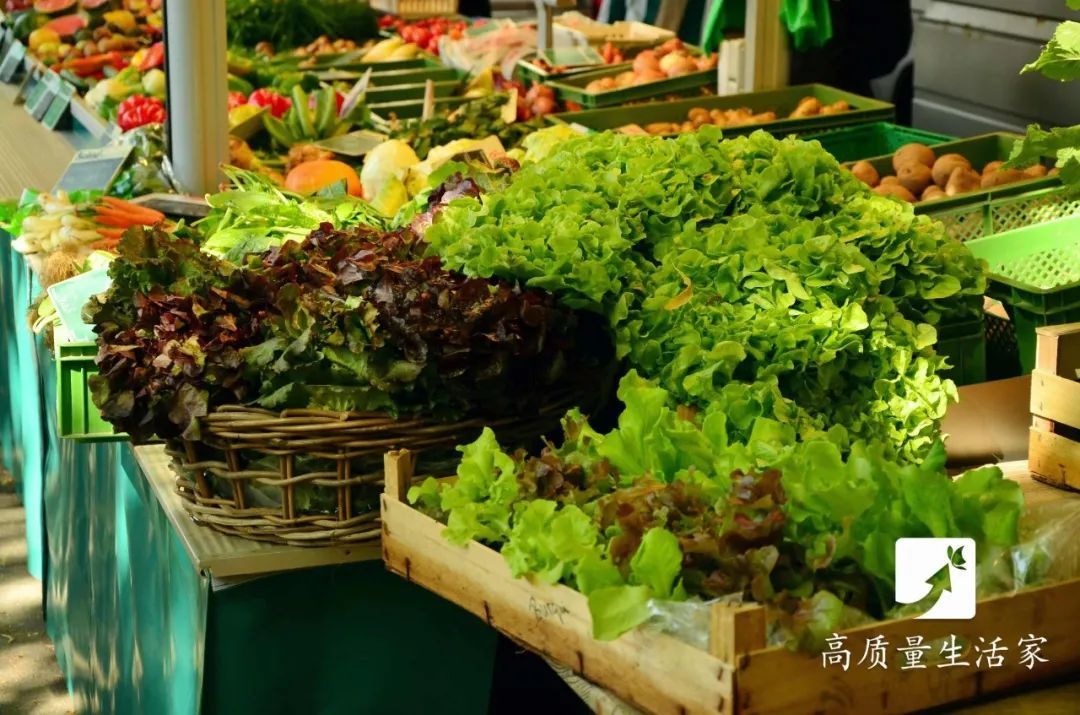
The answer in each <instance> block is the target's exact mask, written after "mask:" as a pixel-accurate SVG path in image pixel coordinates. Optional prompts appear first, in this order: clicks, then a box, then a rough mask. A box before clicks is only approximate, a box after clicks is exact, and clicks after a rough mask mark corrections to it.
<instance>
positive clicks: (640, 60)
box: [633, 50, 660, 72]
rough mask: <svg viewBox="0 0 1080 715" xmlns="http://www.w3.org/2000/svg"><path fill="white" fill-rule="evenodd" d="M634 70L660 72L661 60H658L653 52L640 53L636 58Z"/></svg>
mask: <svg viewBox="0 0 1080 715" xmlns="http://www.w3.org/2000/svg"><path fill="white" fill-rule="evenodd" d="M633 68H634V71H635V72H644V71H645V70H656V71H658V72H659V71H660V60H659V59H658V58H657V56H656V53H655V52H653V51H652V50H645V51H643V52H640V53H638V56H637V57H635V58H634V64H633Z"/></svg>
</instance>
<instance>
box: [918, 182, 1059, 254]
mask: <svg viewBox="0 0 1080 715" xmlns="http://www.w3.org/2000/svg"><path fill="white" fill-rule="evenodd" d="M930 215H931V216H933V217H934V218H935V219H937V220H938V221H941V222H942V223H943V224H945V230H946V231H948V232H949V235H950V236H952V237H953V238H956V239H958V240H960V241H970V240H973V239H976V238H982V237H984V236H993V235H995V234H998V233H1001V232H1003V231H1011V230H1013V229H1016V228H1023V227H1024V226H1034V225H1036V224H1040V223H1046V222H1047V221H1056V220H1057V219H1061V218H1069V217H1070V216H1080V196H1074V195H1071V194H1070V193H1069V191H1068V190H1067V189H1066V188H1065V187H1064V186H1054V187H1050V188H1048V189H1038V190H1035V191H1026V192H1024V193H1022V194H1019V195H1017V196H1007V197H1005V198H1000V199H985V200H983V201H981V202H979V203H977V204H974V205H971V206H962V207H960V208H957V209H950V210H948V211H940V212H938V211H934V212H930Z"/></svg>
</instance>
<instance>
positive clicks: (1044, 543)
mask: <svg viewBox="0 0 1080 715" xmlns="http://www.w3.org/2000/svg"><path fill="white" fill-rule="evenodd" d="M1019 529H1020V539H1019V543H1018V544H1017V545H1016V546H1013V547H1011V548H1003V549H998V550H996V551H990V552H989V553H981V554H980V555H979V559H978V566H977V569H978V570H977V579H978V581H977V584H978V585H977V589H978V597H979V598H980V599H983V598H992V597H994V596H1002V595H1006V594H1010V593H1015V592H1017V591H1019V590H1022V589H1025V588H1032V587H1036V586H1047V585H1050V584H1053V583H1055V582H1059V581H1066V580H1069V579H1074V578H1080V494H1074V493H1072V492H1064V491H1055V490H1053V489H1052V488H1051V487H1044V488H1041V489H1038V491H1036V492H1033V493H1028V494H1027V504H1026V506H1025V510H1024V514H1023V516H1022V517H1021V520H1020V525H1019ZM832 600H833V602H835V599H832ZM742 602H743V598H742V595H741V594H733V595H730V596H726V597H724V598H718V599H713V600H710V601H702V600H701V599H697V598H693V599H690V600H686V601H661V600H653V601H650V602H649V610H650V612H651V614H652V617H651V618H650V620H649V621H648V622H647V623H646V624H645V626H644V627H646V628H652V629H656V630H658V631H660V632H662V633H665V634H667V635H670V636H672V637H674V638H677V639H679V640H681V641H683V642H684V643H687V644H689V645H692V646H694V647H695V648H700V649H701V650H707V649H708V647H709V612H710V609H711V607H712V606H713V605H715V604H718V603H727V604H741V603H742ZM823 607H824V606H823ZM918 608H919V607H918V605H916V606H912V607H903V608H897V609H895V610H894V611H893V612H891V613H890V616H904V615H909V614H913V613H916V612H918ZM776 615H777V614H776V613H775V612H773V611H772V609H770V614H769V616H770V625H769V633H768V642H769V644H770V645H787V644H790V643H791V638H792V633H791V631H790V630H789V629H788V628H787V627H786V626H785V624H784V623H782V622H780V621H779V620H778V619H777V618H775V616H776ZM872 620H873V619H871V618H870V617H869V616H867V615H866V614H865V613H862V612H860V611H857V610H856V609H853V608H848V607H844V609H843V616H842V618H841V624H840V625H841V626H842V627H843V628H850V627H854V626H857V625H860V624H863V623H868V622H870V621H872Z"/></svg>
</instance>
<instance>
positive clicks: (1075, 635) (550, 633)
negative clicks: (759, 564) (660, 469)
mask: <svg viewBox="0 0 1080 715" xmlns="http://www.w3.org/2000/svg"><path fill="white" fill-rule="evenodd" d="M1024 477H1025V478H1027V475H1026V472H1025V475H1024ZM411 480H412V458H411V456H410V455H409V454H408V453H407V452H395V453H391V454H389V455H387V458H386V491H385V493H384V494H383V498H382V529H383V537H382V546H383V560H384V561H385V562H386V565H387V567H388V568H389V569H390V570H392V571H394V572H395V573H398V574H400V575H401V576H404V577H405V578H407V579H408V580H410V581H412V582H414V583H417V584H420V585H421V586H424V587H425V588H427V589H429V590H431V591H434V592H435V593H437V594H439V595H440V596H442V597H443V598H446V599H448V600H450V601H453V602H454V603H456V604H458V605H459V606H461V607H462V608H465V609H466V610H468V611H471V612H472V613H473V614H474V615H476V616H478V617H480V618H482V619H484V621H486V622H487V623H488V625H490V626H492V627H494V628H496V629H498V630H499V631H501V632H502V633H504V634H505V635H507V636H508V637H510V638H511V639H513V640H514V641H515V642H517V643H519V644H521V645H522V646H524V647H526V648H528V649H530V650H533V651H536V652H539V653H541V654H543V655H545V656H547V657H549V658H551V659H553V660H555V661H558V662H559V663H562V664H564V665H566V666H568V667H570V668H572V669H573V670H574V672H576V673H577V674H579V675H581V676H582V677H584V678H586V679H588V680H590V681H592V682H593V683H596V684H598V685H600V686H601V687H603V688H606V689H608V690H610V691H612V692H613V693H615V694H616V695H618V696H619V697H620V698H622V699H623V700H625V701H626V702H627V703H628V704H631V705H633V706H635V707H637V708H639V709H641V710H644V711H647V712H652V713H658V714H662V715H668V714H671V715H687V714H692V713H693V714H696V713H700V714H705V713H710V714H715V713H721V714H723V715H741V714H749V713H760V714H764V713H852V714H855V713H858V714H860V715H861V714H863V713H878V712H880V713H900V712H910V711H913V710H920V709H924V708H929V707H933V706H938V705H943V704H945V703H953V702H958V701H963V700H968V699H971V698H975V697H979V696H982V695H987V694H990V693H996V692H1000V691H1005V690H1008V689H1012V688H1017V687H1021V686H1025V685H1031V684H1033V683H1035V682H1038V681H1042V680H1047V679H1052V678H1056V677H1060V676H1061V675H1063V674H1065V673H1071V672H1077V671H1080V629H1078V628H1077V625H1078V624H1080V579H1076V580H1071V581H1066V582H1061V583H1058V584H1054V585H1050V586H1046V587H1042V588H1036V589H1030V590H1027V591H1023V592H1020V593H1017V594H1014V595H1008V596H1000V597H996V598H991V599H985V600H983V601H980V602H979V605H978V610H977V614H976V616H975V618H973V619H972V620H969V621H932V620H925V621H924V620H914V619H910V618H907V619H898V620H892V621H886V622H881V623H875V624H873V625H869V626H865V627H860V628H855V629H851V630H847V631H844V633H843V634H842V635H844V636H846V637H847V641H846V643H847V644H848V647H849V650H850V651H851V654H852V659H851V667H850V668H849V669H848V670H847V671H846V672H845V671H841V670H838V669H833V668H830V669H825V668H824V667H823V665H822V656H821V654H807V653H796V652H791V651H789V650H786V649H784V648H779V647H771V648H770V647H766V646H765V640H766V638H765V628H766V623H765V611H764V609H763V608H761V607H760V606H756V605H750V606H740V607H732V606H721V605H718V606H714V607H713V609H712V611H711V613H710V622H711V623H710V632H709V640H710V647H709V650H708V652H706V651H702V650H699V649H696V648H694V647H693V646H690V645H688V644H686V643H683V642H682V641H679V640H676V639H675V638H673V637H670V636H667V635H664V634H662V633H659V632H657V631H655V630H653V629H649V628H637V629H635V630H633V631H631V632H629V633H626V634H624V635H623V636H621V637H619V638H618V639H616V640H613V641H597V640H595V639H594V638H593V637H592V625H591V620H590V617H589V612H588V606H587V602H586V599H585V597H584V596H583V595H581V594H580V593H578V592H576V591H574V590H572V589H570V588H567V587H565V586H561V585H554V586H553V585H550V584H546V583H543V582H540V581H534V580H532V579H529V578H514V577H513V576H512V575H511V573H510V569H509V568H508V567H507V565H506V563H505V561H504V560H503V557H502V556H501V555H500V554H499V553H497V552H496V551H494V550H492V549H490V548H487V547H485V546H483V545H481V544H479V543H477V542H471V543H469V544H467V545H465V546H464V547H460V546H455V545H453V544H451V543H450V542H448V541H447V540H446V539H445V538H444V537H443V536H442V531H443V529H444V526H443V525H442V524H440V523H438V522H437V521H435V520H433V519H431V518H429V517H427V516H425V515H424V514H422V513H420V512H419V511H417V510H415V509H413V508H411V507H410V506H409V505H408V503H407V502H406V500H405V493H406V492H407V490H408V486H409V484H410V482H411ZM1027 481H1028V482H1030V481H1031V480H1030V479H1027ZM1035 486H1039V485H1035ZM1039 488H1040V489H1042V490H1043V491H1055V490H1051V489H1048V488H1046V487H1039ZM1058 494H1059V495H1061V496H1060V498H1073V497H1072V495H1066V494H1065V493H1063V492H1058ZM1028 634H1033V635H1035V636H1039V637H1043V638H1046V639H1047V641H1046V643H1045V644H1044V646H1043V652H1042V655H1043V657H1045V658H1047V659H1048V662H1045V663H1038V664H1037V665H1036V666H1035V667H1034V668H1033V669H1031V670H1029V669H1027V668H1024V667H1021V666H1020V665H1019V664H1018V663H1016V660H1015V659H1016V657H1017V654H1018V648H1017V645H1018V641H1019V640H1020V638H1022V637H1025V636H1027V635H1028ZM879 635H880V636H884V638H885V640H886V641H888V642H889V644H890V647H889V660H888V669H887V670H881V669H880V668H875V669H872V670H868V669H866V666H865V664H864V665H862V666H858V665H856V662H857V661H858V659H859V658H860V657H861V656H862V654H863V652H862V651H863V647H864V639H866V638H870V637H874V636H879ZM950 635H955V636H956V637H957V639H958V642H959V643H964V644H966V646H965V656H964V658H963V659H964V660H965V661H967V662H969V663H971V667H966V668H965V667H946V668H938V667H936V665H935V663H937V662H939V661H935V660H932V659H931V660H928V662H929V663H930V665H929V667H928V668H927V669H925V670H904V671H901V670H899V667H900V665H901V663H900V660H899V656H900V655H901V654H900V653H898V652H897V651H896V650H895V649H896V648H897V647H899V646H905V645H907V642H906V638H907V637H908V636H922V637H923V638H924V639H925V643H928V644H932V643H936V642H937V641H938V640H939V639H944V638H948V637H949V636H950ZM979 636H983V637H985V638H986V640H987V641H990V640H992V639H993V638H994V637H997V636H1000V637H1001V638H1002V641H1001V643H1002V644H1004V645H1006V646H1007V647H1008V648H1009V650H1008V651H1006V652H1005V653H1003V655H1005V656H1006V657H1007V660H1008V662H1007V663H1006V665H1005V666H1004V667H1001V668H994V669H985V668H978V669H977V668H975V667H974V663H975V657H976V656H975V655H974V654H973V649H972V647H971V644H973V643H975V642H976V639H977V638H978V637H979ZM936 650H937V648H935V653H936Z"/></svg>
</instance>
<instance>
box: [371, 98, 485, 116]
mask: <svg viewBox="0 0 1080 715" xmlns="http://www.w3.org/2000/svg"><path fill="white" fill-rule="evenodd" d="M468 101H469V99H468V98H466V97H443V98H440V99H436V100H435V114H447V113H449V112H452V111H454V110H455V109H457V108H458V107H460V106H461V105H463V104H465V103H466V102H468ZM368 108H369V109H370V110H371V113H372V114H374V115H375V116H376V117H378V118H381V119H382V120H384V121H385V120H388V119H389V118H390V115H391V114H392V115H394V116H396V117H397V118H398V119H416V118H417V117H419V116H420V115H421V114H423V113H424V100H423V99H408V100H404V101H400V102H386V103H383V104H370V105H368Z"/></svg>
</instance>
